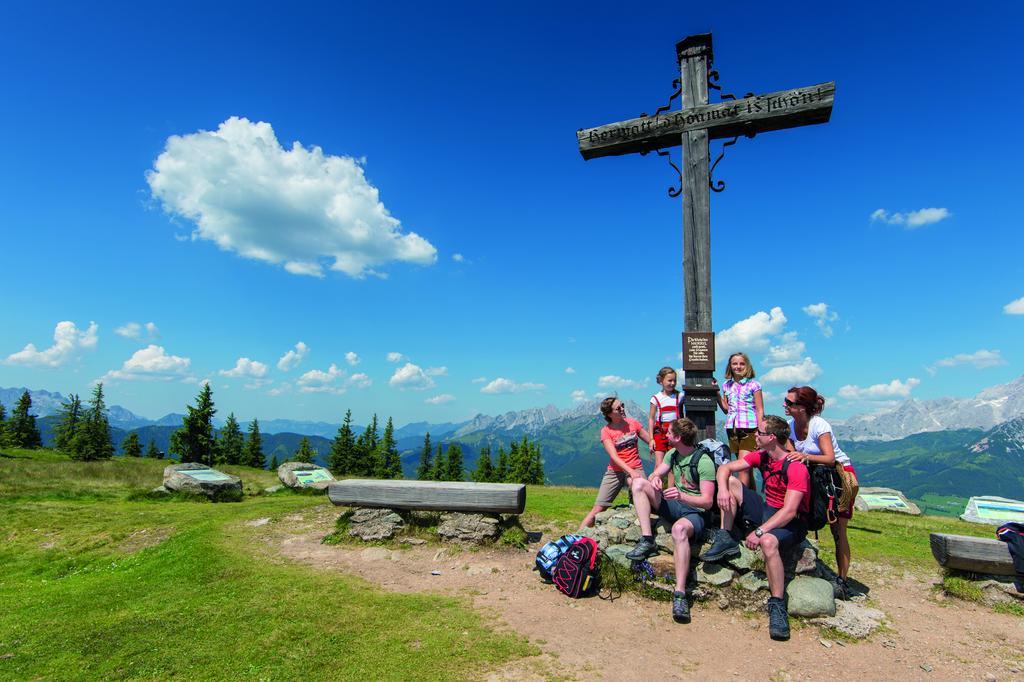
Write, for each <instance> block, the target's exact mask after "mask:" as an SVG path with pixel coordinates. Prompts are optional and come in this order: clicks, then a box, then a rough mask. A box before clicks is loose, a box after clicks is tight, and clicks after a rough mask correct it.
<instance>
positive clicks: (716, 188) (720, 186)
mask: <svg viewBox="0 0 1024 682" xmlns="http://www.w3.org/2000/svg"><path fill="white" fill-rule="evenodd" d="M718 77H719V76H718V71H714V70H712V71H708V87H709V88H712V89H714V90H718V91H719V92H721V94H720V95H719V96H718V97H719V99H721V100H722V101H725V100H735V99H736V95H733V94H731V93H728V92H722V86H721V85H718ZM753 96H754V93H752V92H748V93H747V94H745V95H743V98H744V99H746V98H747V97H753ZM756 134H757V133H754V132H749V133H744V135H746V136H747V137H748V138H752V137H754V135H756ZM739 139H740V136H739V135H737V136H736V137H734V138H732V139H731V140H729V141H728V142H724V143H723V144H722V151H721V152H719V154H718V157H717V158H716V159H715V161H714V163H712V164H711V169H710V170H708V187H710V188H711V191H712V192H722V191H725V181H724V180H719V181H717V182H716V181H715V179H714V175H715V167H716V166H717V165H718V162H719V161H721V160H722V159H723V158H725V148H726V147H731V146H732V145H734V144H736V141H737V140H739Z"/></svg>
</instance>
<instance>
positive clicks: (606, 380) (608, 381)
mask: <svg viewBox="0 0 1024 682" xmlns="http://www.w3.org/2000/svg"><path fill="white" fill-rule="evenodd" d="M597 385H598V386H600V387H601V388H643V387H644V385H643V383H642V382H639V381H634V380H633V379H624V378H622V377H620V376H616V375H614V374H606V375H604V376H603V377H600V378H598V380H597Z"/></svg>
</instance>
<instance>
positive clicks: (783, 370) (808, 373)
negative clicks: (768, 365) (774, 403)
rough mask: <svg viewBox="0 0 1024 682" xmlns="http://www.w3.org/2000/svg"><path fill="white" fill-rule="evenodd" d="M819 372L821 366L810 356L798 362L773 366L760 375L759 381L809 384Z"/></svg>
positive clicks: (799, 384)
mask: <svg viewBox="0 0 1024 682" xmlns="http://www.w3.org/2000/svg"><path fill="white" fill-rule="evenodd" d="M819 374H821V367H819V366H818V365H816V364H815V363H814V361H813V360H811V358H804V359H803V360H802V361H800V362H798V363H794V364H791V365H780V366H779V367H773V368H772V369H770V370H768V372H766V373H765V374H764V375H762V376H761V383H763V384H788V385H790V386H803V385H805V384H809V383H810V382H811V381H813V380H814V379H815V377H817V376H818V375H819Z"/></svg>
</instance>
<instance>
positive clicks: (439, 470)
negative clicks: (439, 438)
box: [430, 443, 448, 481]
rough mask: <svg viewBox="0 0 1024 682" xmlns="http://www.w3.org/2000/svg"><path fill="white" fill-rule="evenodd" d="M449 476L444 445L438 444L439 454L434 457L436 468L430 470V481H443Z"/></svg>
mask: <svg viewBox="0 0 1024 682" xmlns="http://www.w3.org/2000/svg"><path fill="white" fill-rule="evenodd" d="M447 474H448V459H447V457H445V454H444V443H438V444H437V454H436V455H434V466H433V467H432V468H431V470H430V480H432V481H443V480H445V478H444V477H445V476H446V475H447Z"/></svg>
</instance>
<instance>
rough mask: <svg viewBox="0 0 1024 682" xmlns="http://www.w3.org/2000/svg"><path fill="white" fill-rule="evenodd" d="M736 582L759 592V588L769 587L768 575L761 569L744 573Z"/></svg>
mask: <svg viewBox="0 0 1024 682" xmlns="http://www.w3.org/2000/svg"><path fill="white" fill-rule="evenodd" d="M735 584H736V585H737V586H739V587H741V588H743V589H744V590H746V591H748V592H757V591H758V590H767V589H768V576H766V575H765V574H764V573H762V572H761V571H750V572H749V573H744V574H743V575H741V576H740V577H739V578H738V579H737V580H736V582H735Z"/></svg>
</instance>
